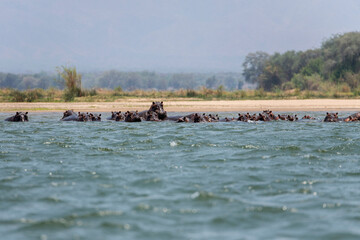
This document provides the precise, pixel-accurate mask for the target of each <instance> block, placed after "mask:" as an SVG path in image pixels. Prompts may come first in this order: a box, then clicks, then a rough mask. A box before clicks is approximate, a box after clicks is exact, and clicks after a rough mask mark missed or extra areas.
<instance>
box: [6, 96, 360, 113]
mask: <svg viewBox="0 0 360 240" xmlns="http://www.w3.org/2000/svg"><path fill="white" fill-rule="evenodd" d="M152 101H164V108H165V110H166V111H168V112H247V111H248V112H258V111H262V110H265V109H270V110H273V111H278V112H297V111H305V112H313V111H356V112H359V111H360V99H305V100H219V101H218V100H213V101H204V100H197V99H196V100H192V99H191V100H189V99H168V100H167V99H121V100H118V101H115V102H35V103H14V102H2V103H0V112H14V111H29V112H62V111H64V110H67V109H73V110H74V111H81V112H83V111H88V112H111V111H126V110H129V111H134V110H139V111H142V110H146V109H149V106H150V104H151V102H152Z"/></svg>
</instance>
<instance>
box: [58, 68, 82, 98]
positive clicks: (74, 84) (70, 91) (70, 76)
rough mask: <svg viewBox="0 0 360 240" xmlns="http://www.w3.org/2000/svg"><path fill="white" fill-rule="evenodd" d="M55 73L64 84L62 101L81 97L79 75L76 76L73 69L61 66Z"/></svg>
mask: <svg viewBox="0 0 360 240" xmlns="http://www.w3.org/2000/svg"><path fill="white" fill-rule="evenodd" d="M57 72H58V73H59V75H60V76H61V77H62V79H63V80H64V83H65V86H66V88H65V90H64V100H65V101H67V102H69V101H73V100H74V98H75V97H81V95H82V91H81V74H78V73H77V71H76V68H75V67H65V66H61V67H58V68H57Z"/></svg>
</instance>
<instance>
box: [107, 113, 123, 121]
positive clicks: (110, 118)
mask: <svg viewBox="0 0 360 240" xmlns="http://www.w3.org/2000/svg"><path fill="white" fill-rule="evenodd" d="M120 114H122V113H121V111H119V112H111V116H110V117H108V118H106V119H107V120H114V121H116V118H118V119H119V117H118V116H119V115H120ZM122 115H123V114H122ZM118 121H119V120H118Z"/></svg>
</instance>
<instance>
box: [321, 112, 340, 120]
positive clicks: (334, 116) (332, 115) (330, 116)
mask: <svg viewBox="0 0 360 240" xmlns="http://www.w3.org/2000/svg"><path fill="white" fill-rule="evenodd" d="M324 122H339V116H338V113H328V112H327V113H326V116H325V118H324Z"/></svg>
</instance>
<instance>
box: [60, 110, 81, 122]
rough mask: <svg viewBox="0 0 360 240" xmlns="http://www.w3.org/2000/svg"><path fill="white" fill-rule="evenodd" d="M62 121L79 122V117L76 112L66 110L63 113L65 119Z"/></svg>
mask: <svg viewBox="0 0 360 240" xmlns="http://www.w3.org/2000/svg"><path fill="white" fill-rule="evenodd" d="M60 120H61V121H78V115H77V114H76V113H75V112H74V110H66V111H65V112H64V113H63V117H62V118H61V119H60Z"/></svg>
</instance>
